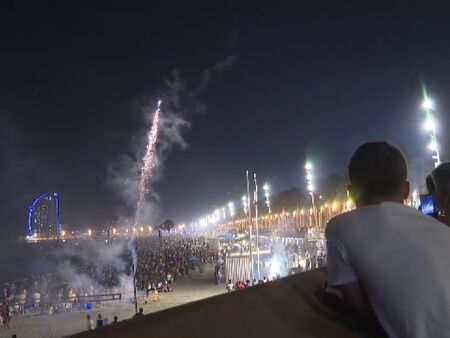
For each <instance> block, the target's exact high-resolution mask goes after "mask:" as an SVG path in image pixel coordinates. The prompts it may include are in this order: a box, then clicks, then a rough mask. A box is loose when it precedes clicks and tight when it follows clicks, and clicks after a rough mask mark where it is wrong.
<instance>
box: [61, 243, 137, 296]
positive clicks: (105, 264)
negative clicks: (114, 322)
mask: <svg viewBox="0 0 450 338" xmlns="http://www.w3.org/2000/svg"><path fill="white" fill-rule="evenodd" d="M133 251H134V250H133ZM127 252H128V245H127V243H126V242H124V241H113V242H111V243H109V244H107V243H105V242H100V241H95V240H92V241H81V242H79V244H78V245H74V243H71V244H70V245H64V246H62V247H61V248H58V249H55V250H54V252H53V254H54V255H55V257H56V260H57V262H58V267H57V273H58V275H59V276H60V277H61V278H62V279H63V280H64V281H66V282H68V283H69V285H70V286H71V287H72V288H74V291H77V290H78V289H81V290H82V292H83V294H101V293H104V292H120V293H122V294H123V295H124V297H127V295H128V297H130V296H131V292H132V290H133V278H132V276H131V275H130V274H129V271H128V270H129V269H128V268H129V262H128V261H127V259H126V257H127ZM111 271H112V273H113V275H114V277H115V279H116V280H117V281H118V282H119V285H118V286H117V287H111V288H107V287H106V286H105V285H101V283H100V280H99V278H98V277H99V276H102V275H104V274H108V275H107V277H105V280H106V279H107V278H110V277H111V276H110V275H109V272H111Z"/></svg>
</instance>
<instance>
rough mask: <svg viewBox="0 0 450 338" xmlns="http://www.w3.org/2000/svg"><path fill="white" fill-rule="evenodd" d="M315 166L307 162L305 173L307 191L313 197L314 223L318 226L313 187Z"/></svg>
mask: <svg viewBox="0 0 450 338" xmlns="http://www.w3.org/2000/svg"><path fill="white" fill-rule="evenodd" d="M312 170H313V165H312V163H311V162H306V164H305V171H306V189H307V190H308V194H309V195H310V196H311V205H312V210H313V212H314V221H315V223H316V224H315V226H317V225H318V224H317V213H316V205H315V202H314V185H313V173H312Z"/></svg>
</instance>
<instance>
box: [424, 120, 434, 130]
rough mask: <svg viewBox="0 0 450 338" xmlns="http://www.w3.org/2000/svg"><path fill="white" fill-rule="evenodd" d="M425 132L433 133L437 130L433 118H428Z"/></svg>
mask: <svg viewBox="0 0 450 338" xmlns="http://www.w3.org/2000/svg"><path fill="white" fill-rule="evenodd" d="M424 127H425V130H427V131H433V130H435V129H436V123H435V122H434V120H433V119H432V118H431V117H428V118H427V120H426V121H425V124H424Z"/></svg>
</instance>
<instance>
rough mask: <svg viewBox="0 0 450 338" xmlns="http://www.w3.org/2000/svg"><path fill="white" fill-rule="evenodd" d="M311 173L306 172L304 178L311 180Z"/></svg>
mask: <svg viewBox="0 0 450 338" xmlns="http://www.w3.org/2000/svg"><path fill="white" fill-rule="evenodd" d="M312 178H313V177H312V174H311V173H307V174H306V179H307V180H308V181H311V180H312Z"/></svg>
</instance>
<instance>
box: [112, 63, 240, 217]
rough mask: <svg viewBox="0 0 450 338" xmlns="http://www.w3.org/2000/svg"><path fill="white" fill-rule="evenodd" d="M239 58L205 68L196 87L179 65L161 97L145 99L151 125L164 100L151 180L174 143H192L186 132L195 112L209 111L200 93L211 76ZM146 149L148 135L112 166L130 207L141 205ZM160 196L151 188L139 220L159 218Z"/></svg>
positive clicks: (116, 185) (146, 116) (118, 188)
mask: <svg viewBox="0 0 450 338" xmlns="http://www.w3.org/2000/svg"><path fill="white" fill-rule="evenodd" d="M236 61H237V56H236V55H230V56H228V57H226V58H225V59H223V60H220V61H219V62H217V63H215V64H214V65H213V66H212V67H210V68H207V69H205V70H204V72H203V74H202V77H201V79H200V82H199V84H198V85H197V86H195V87H194V89H193V90H190V89H189V88H188V86H187V84H186V82H185V81H183V79H182V78H181V76H180V72H179V71H178V70H177V69H175V70H173V71H172V73H171V74H170V76H169V77H168V78H167V79H165V80H164V85H165V90H163V91H162V93H161V94H160V95H159V96H158V97H154V98H150V99H146V100H144V101H145V103H144V104H143V105H142V106H141V109H142V111H143V115H144V120H145V126H147V127H148V126H150V125H151V121H152V119H153V114H154V112H155V110H156V107H157V102H158V100H162V104H161V114H160V125H159V128H160V129H159V136H158V144H157V150H156V156H155V166H154V172H153V175H152V181H151V182H149V184H152V183H154V182H155V181H157V180H159V179H160V178H161V176H162V173H163V169H164V163H165V161H166V159H167V157H168V156H169V154H170V152H171V150H172V148H173V147H174V146H178V147H180V148H181V149H184V148H186V147H187V146H188V144H187V142H186V140H185V138H184V133H185V132H186V131H187V130H188V129H189V128H190V127H191V122H190V118H191V116H192V115H194V114H197V113H204V112H205V111H206V105H205V104H203V103H202V102H201V101H200V99H199V96H200V94H201V93H202V92H203V91H204V90H205V88H206V87H207V86H208V84H209V82H210V81H211V78H212V77H213V76H214V75H215V74H216V73H218V72H221V71H223V70H225V69H228V68H230V67H231V66H232V65H233V64H234V63H235V62H236ZM144 150H145V138H143V139H142V141H140V142H138V147H137V149H136V151H134V155H133V156H128V155H122V156H121V158H119V159H118V161H116V162H114V163H112V164H111V165H110V166H109V167H108V178H107V184H108V185H109V186H110V187H112V188H113V189H114V190H115V191H117V192H118V194H119V196H120V197H121V199H122V200H123V202H124V203H125V205H126V207H127V208H136V205H137V199H138V182H139V174H140V170H141V167H142V156H143V153H144ZM158 200H159V196H158V194H157V192H156V191H155V190H154V189H152V188H150V189H149V194H148V196H147V198H146V201H145V202H144V203H141V204H140V206H139V209H138V210H139V212H137V211H136V214H135V218H134V219H135V221H136V222H138V223H140V224H152V223H153V224H154V223H155V222H157V220H158V217H159V209H158ZM135 210H137V209H135Z"/></svg>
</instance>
